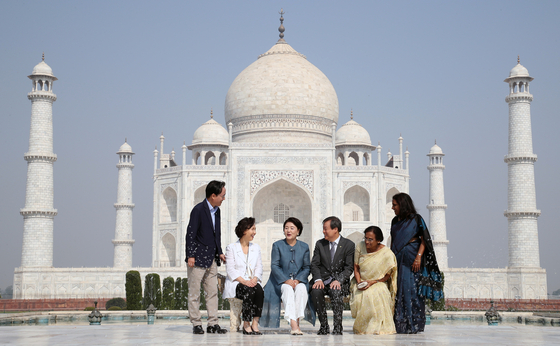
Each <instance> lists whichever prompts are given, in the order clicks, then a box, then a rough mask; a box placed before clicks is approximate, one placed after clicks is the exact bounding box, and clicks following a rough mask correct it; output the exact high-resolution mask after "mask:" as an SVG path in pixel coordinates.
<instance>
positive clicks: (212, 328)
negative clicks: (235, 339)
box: [201, 324, 227, 334]
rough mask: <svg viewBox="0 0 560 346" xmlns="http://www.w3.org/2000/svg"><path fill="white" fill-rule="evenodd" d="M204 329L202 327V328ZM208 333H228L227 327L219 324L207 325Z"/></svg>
mask: <svg viewBox="0 0 560 346" xmlns="http://www.w3.org/2000/svg"><path fill="white" fill-rule="evenodd" d="M201 329H202V328H201ZM206 332H207V333H218V334H225V333H227V329H224V328H221V327H220V326H219V325H217V324H216V325H213V326H208V327H206Z"/></svg>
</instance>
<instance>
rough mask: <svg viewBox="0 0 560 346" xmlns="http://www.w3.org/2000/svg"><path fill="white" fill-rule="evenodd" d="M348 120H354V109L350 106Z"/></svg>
mask: <svg viewBox="0 0 560 346" xmlns="http://www.w3.org/2000/svg"><path fill="white" fill-rule="evenodd" d="M350 120H354V111H353V110H352V108H350Z"/></svg>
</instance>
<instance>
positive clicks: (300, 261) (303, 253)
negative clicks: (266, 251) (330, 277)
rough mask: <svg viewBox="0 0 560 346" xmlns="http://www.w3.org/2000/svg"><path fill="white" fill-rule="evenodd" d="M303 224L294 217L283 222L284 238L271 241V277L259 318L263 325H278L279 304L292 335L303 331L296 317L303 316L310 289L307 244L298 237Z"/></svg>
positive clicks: (272, 326)
mask: <svg viewBox="0 0 560 346" xmlns="http://www.w3.org/2000/svg"><path fill="white" fill-rule="evenodd" d="M302 230H303V225H302V223H301V221H299V220H298V219H296V218H295V217H290V218H288V219H287V220H286V221H285V222H284V235H285V236H286V238H285V239H282V240H278V241H277V242H275V243H274V244H272V254H271V261H270V278H269V279H268V282H267V283H266V286H264V306H263V311H262V316H261V319H260V321H259V323H260V325H261V326H263V327H271V328H278V327H279V326H280V306H281V304H280V303H281V302H283V303H284V310H285V312H284V318H285V319H286V320H287V321H288V322H289V323H290V327H291V334H292V335H302V334H303V333H302V332H301V330H300V328H299V319H300V318H302V317H304V313H305V308H306V306H307V297H308V292H309V281H308V279H307V278H308V277H309V271H310V253H309V246H308V245H307V244H306V243H304V242H302V241H299V240H297V237H298V236H299V235H301V231H302Z"/></svg>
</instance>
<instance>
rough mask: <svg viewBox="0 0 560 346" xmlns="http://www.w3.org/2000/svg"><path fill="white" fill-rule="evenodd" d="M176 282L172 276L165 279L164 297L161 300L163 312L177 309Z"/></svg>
mask: <svg viewBox="0 0 560 346" xmlns="http://www.w3.org/2000/svg"><path fill="white" fill-rule="evenodd" d="M174 286H175V280H173V278H172V277H171V276H169V277H166V278H165V279H163V296H162V298H161V310H173V309H174V308H175V293H174Z"/></svg>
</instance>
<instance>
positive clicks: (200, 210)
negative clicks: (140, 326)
mask: <svg viewBox="0 0 560 346" xmlns="http://www.w3.org/2000/svg"><path fill="white" fill-rule="evenodd" d="M225 185H226V183H224V182H223V181H216V180H212V181H211V182H209V183H208V185H207V186H206V198H205V199H204V200H203V201H202V202H200V203H199V204H197V205H196V206H195V207H194V208H193V210H192V211H191V216H190V219H189V225H188V227H187V239H186V244H187V245H186V254H187V258H186V259H185V261H186V262H187V275H188V280H189V297H188V302H189V318H190V320H191V322H192V324H193V333H194V334H204V329H203V328H202V322H201V320H200V284H201V283H202V284H203V285H204V291H205V292H206V308H207V310H208V326H207V327H206V332H208V333H219V334H224V333H226V332H227V330H226V329H223V328H220V326H219V325H218V277H217V276H218V268H217V266H218V265H220V261H222V262H224V263H225V261H226V256H225V255H224V253H223V252H222V245H221V230H220V208H219V207H220V205H222V202H223V201H224V199H225V198H226V188H225Z"/></svg>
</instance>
